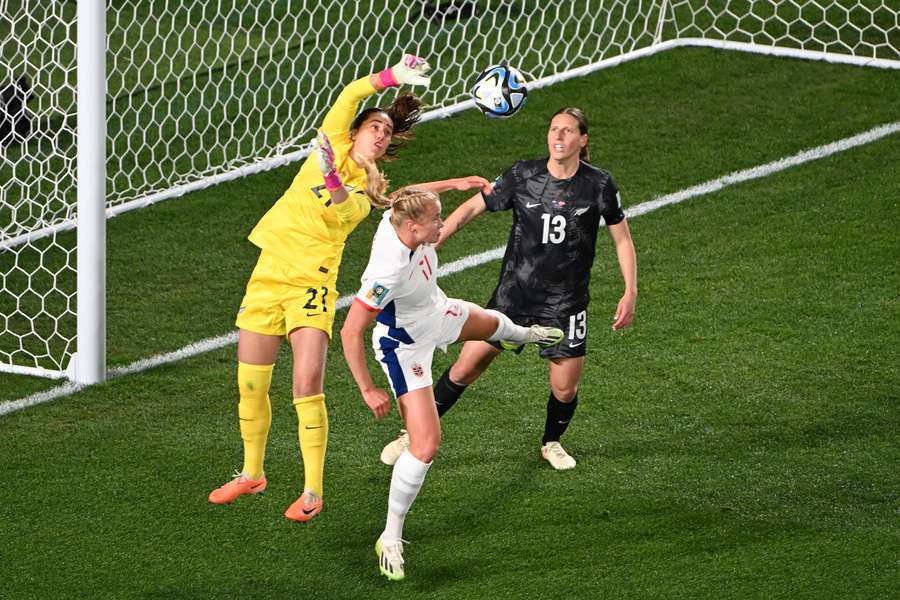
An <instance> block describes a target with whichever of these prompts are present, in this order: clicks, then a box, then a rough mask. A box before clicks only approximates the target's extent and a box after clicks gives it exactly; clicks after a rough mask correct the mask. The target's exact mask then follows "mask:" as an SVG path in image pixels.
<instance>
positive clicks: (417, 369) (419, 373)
mask: <svg viewBox="0 0 900 600" xmlns="http://www.w3.org/2000/svg"><path fill="white" fill-rule="evenodd" d="M410 368H411V369H412V372H413V375H415V376H416V377H424V376H425V368H424V367H423V366H422V365H420V364H419V363H413V364H412V366H411V367H410Z"/></svg>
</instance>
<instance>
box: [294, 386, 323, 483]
mask: <svg viewBox="0 0 900 600" xmlns="http://www.w3.org/2000/svg"><path fill="white" fill-rule="evenodd" d="M294 409H296V411H297V421H298V423H299V427H300V429H299V432H300V434H299V435H300V453H301V454H302V455H303V472H304V475H305V478H306V483H305V485H304V489H306V490H310V491H313V492H315V493H316V494H318V495H319V497H321V496H322V480H323V478H324V476H325V448H326V447H327V446H328V411H327V410H325V394H316V395H315V396H305V397H303V398H294Z"/></svg>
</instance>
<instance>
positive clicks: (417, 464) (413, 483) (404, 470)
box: [381, 450, 431, 541]
mask: <svg viewBox="0 0 900 600" xmlns="http://www.w3.org/2000/svg"><path fill="white" fill-rule="evenodd" d="M430 466H431V463H423V462H422V461H420V460H419V459H418V458H416V457H415V456H413V455H412V454H411V453H410V452H409V450H406V451H404V452H403V454H401V455H400V458H398V459H397V462H396V463H394V472H393V474H392V475H391V492H390V495H389V496H388V514H387V522H386V523H385V525H384V532H383V533H382V534H381V539H382V540H385V541H396V540H399V539H400V538H402V537H403V521H404V520H405V519H406V513H408V512H409V507H410V506H412V503H413V501H414V500H415V499H416V496H417V495H418V494H419V490H420V489H422V482H424V481H425V475H426V474H427V473H428V467H430Z"/></svg>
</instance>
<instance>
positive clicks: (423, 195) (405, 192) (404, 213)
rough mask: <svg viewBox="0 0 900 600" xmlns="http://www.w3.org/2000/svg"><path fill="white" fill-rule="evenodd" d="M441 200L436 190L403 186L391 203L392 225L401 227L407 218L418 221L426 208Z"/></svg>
mask: <svg viewBox="0 0 900 600" xmlns="http://www.w3.org/2000/svg"><path fill="white" fill-rule="evenodd" d="M439 200H440V197H439V196H438V195H437V194H435V193H434V192H429V191H426V190H423V189H421V188H415V187H408V188H403V189H402V190H400V191H399V192H397V193H396V195H395V196H394V200H393V202H392V203H391V211H392V212H391V225H393V226H394V227H400V225H401V224H402V223H403V221H405V220H406V219H411V220H413V221H417V222H418V220H419V219H421V218H422V215H424V214H425V209H426V208H427V207H428V206H430V205H431V204H434V203H435V202H438V201H439Z"/></svg>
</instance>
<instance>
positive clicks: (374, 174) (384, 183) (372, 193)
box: [356, 156, 391, 208]
mask: <svg viewBox="0 0 900 600" xmlns="http://www.w3.org/2000/svg"><path fill="white" fill-rule="evenodd" d="M356 160H357V161H358V162H359V163H360V166H361V167H362V168H363V169H365V171H366V189H365V192H366V196H368V198H369V204H371V205H372V206H374V207H375V208H387V207H388V206H390V205H391V201H390V200H389V199H388V197H387V196H385V194H384V193H385V192H386V191H387V189H388V184H389V183H390V182H389V181H388V179H387V177H385V176H384V173H382V172H381V171H379V170H378V167H377V166H375V162H374V161H371V160H369V159H367V158H363V157H362V156H359V157H357V158H356Z"/></svg>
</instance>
